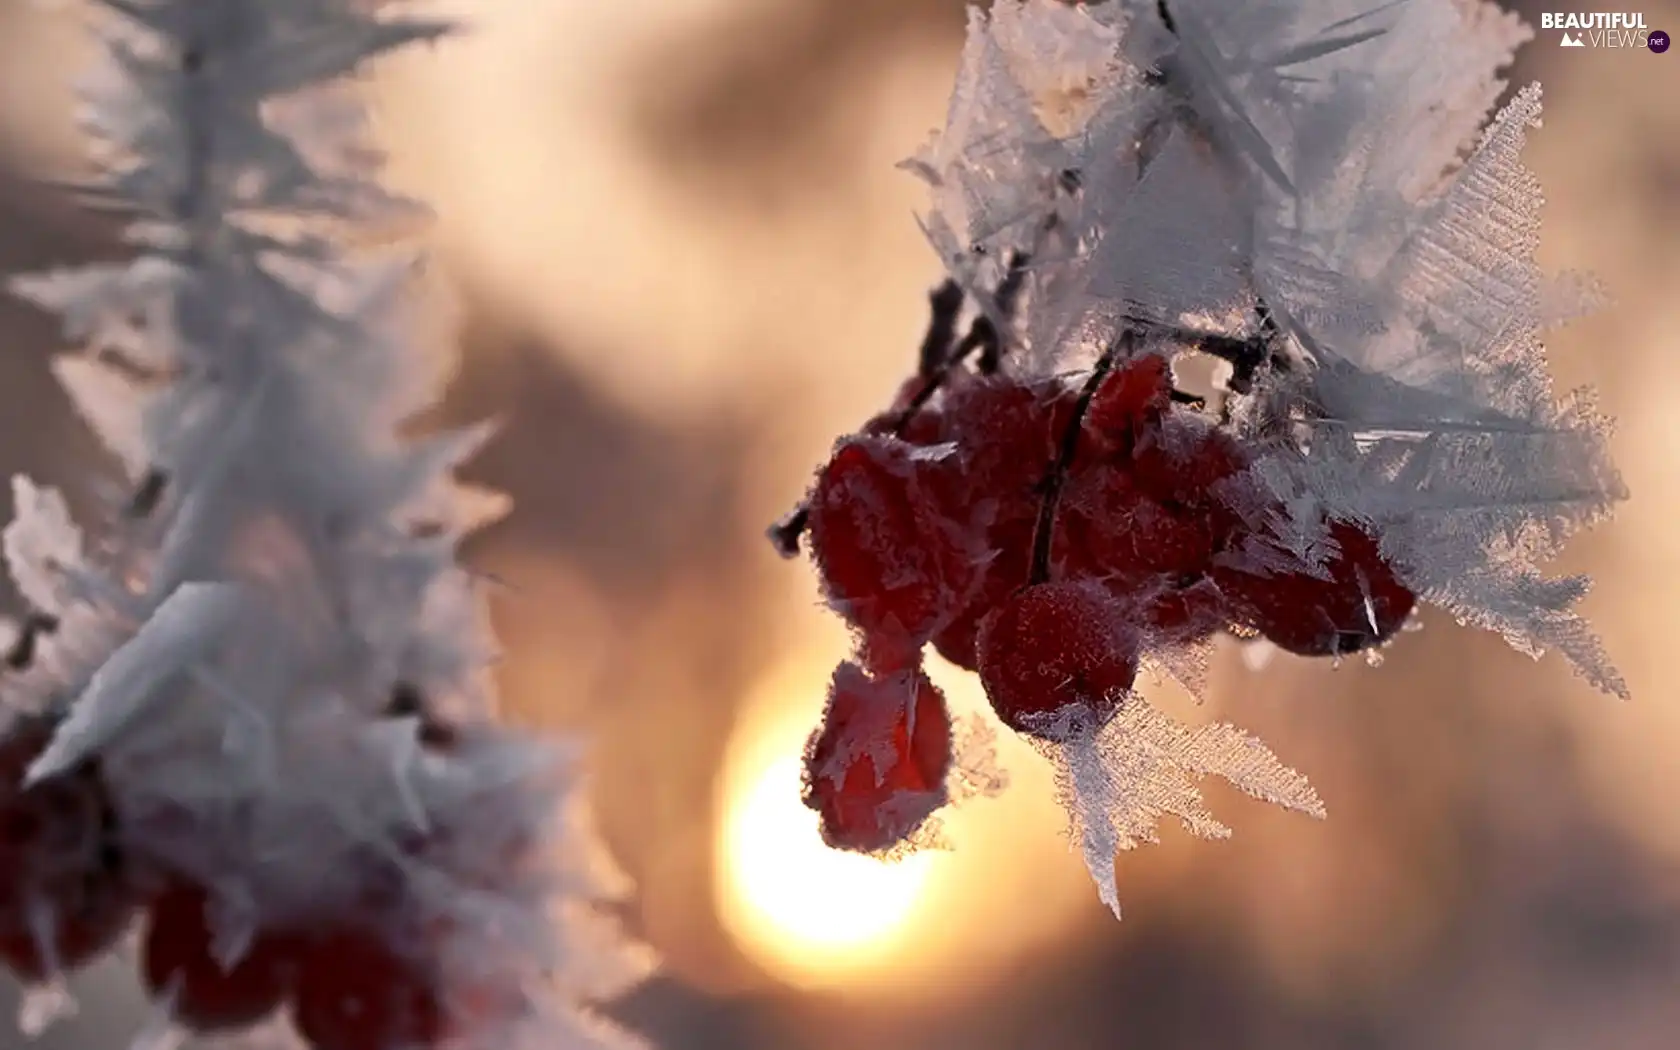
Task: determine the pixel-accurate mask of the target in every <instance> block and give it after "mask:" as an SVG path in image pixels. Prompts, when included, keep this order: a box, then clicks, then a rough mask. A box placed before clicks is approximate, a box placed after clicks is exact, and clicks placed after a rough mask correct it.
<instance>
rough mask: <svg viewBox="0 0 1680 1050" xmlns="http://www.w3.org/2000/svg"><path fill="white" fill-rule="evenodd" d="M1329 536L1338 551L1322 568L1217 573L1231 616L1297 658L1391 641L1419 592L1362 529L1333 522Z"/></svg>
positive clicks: (1340, 652)
mask: <svg viewBox="0 0 1680 1050" xmlns="http://www.w3.org/2000/svg"><path fill="white" fill-rule="evenodd" d="M1329 536H1330V539H1331V541H1332V542H1333V543H1334V544H1335V547H1336V551H1335V553H1334V554H1332V555H1331V556H1330V557H1329V558H1327V559H1326V560H1325V561H1324V563H1323V564H1322V565H1316V566H1311V565H1301V566H1299V567H1298V568H1296V569H1293V570H1286V571H1272V572H1269V573H1266V574H1256V573H1252V572H1244V571H1242V570H1241V569H1240V568H1227V567H1224V566H1221V567H1218V568H1216V569H1215V571H1214V579H1215V580H1216V581H1217V582H1218V584H1219V587H1220V590H1221V591H1222V592H1223V593H1224V594H1225V595H1226V596H1227V597H1228V599H1229V600H1230V602H1231V605H1232V608H1233V609H1234V610H1235V613H1236V618H1237V619H1238V620H1239V621H1240V622H1242V623H1243V624H1245V625H1247V626H1249V627H1252V628H1253V629H1255V630H1257V631H1259V632H1260V633H1261V634H1263V635H1265V636H1266V639H1267V640H1268V641H1270V642H1271V643H1272V644H1273V645H1276V646H1277V647H1278V648H1280V649H1283V650H1285V651H1287V652H1291V653H1296V654H1298V655H1301V656H1338V655H1345V654H1348V653H1357V652H1361V651H1363V650H1365V649H1370V648H1372V647H1374V646H1378V645H1381V644H1382V643H1384V642H1386V641H1387V640H1388V639H1389V638H1391V637H1392V636H1393V635H1394V633H1395V632H1396V631H1398V630H1399V629H1400V628H1401V627H1402V626H1404V625H1405V623H1406V620H1407V618H1408V617H1410V616H1411V614H1412V609H1413V607H1414V606H1415V605H1416V602H1417V595H1415V594H1414V593H1413V592H1412V591H1411V589H1410V588H1408V587H1407V586H1406V585H1405V583H1403V582H1402V581H1401V578H1400V575H1399V573H1397V572H1396V571H1395V568H1394V566H1392V565H1390V564H1389V562H1388V561H1387V560H1386V559H1385V558H1384V557H1383V554H1382V550H1381V548H1380V547H1379V546H1378V544H1377V541H1376V539H1375V537H1373V536H1372V535H1371V534H1370V533H1369V532H1367V531H1366V530H1365V529H1363V528H1361V527H1359V526H1358V525H1355V524H1353V523H1352V522H1346V521H1335V522H1331V523H1330V525H1329Z"/></svg>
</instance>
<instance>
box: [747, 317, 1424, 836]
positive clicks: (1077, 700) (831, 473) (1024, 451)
mask: <svg viewBox="0 0 1680 1050" xmlns="http://www.w3.org/2000/svg"><path fill="white" fill-rule="evenodd" d="M941 294H942V293H935V297H934V301H935V308H936V314H937V313H938V312H939V308H940V295H941ZM946 302H947V304H948V302H949V300H948V299H947V300H946ZM937 326H938V321H937V318H936V327H937ZM1170 346H1171V341H1170V340H1163V339H1155V340H1153V341H1150V342H1149V343H1147V344H1146V343H1145V342H1144V340H1143V339H1142V338H1141V337H1140V336H1139V333H1136V332H1131V333H1128V335H1127V336H1124V337H1122V339H1121V340H1119V341H1118V342H1117V343H1116V344H1115V346H1114V347H1113V348H1112V349H1111V350H1110V352H1109V353H1108V354H1106V355H1105V356H1104V357H1103V358H1102V359H1101V360H1100V361H1099V362H1098V364H1097V365H1096V367H1095V368H1094V369H1093V370H1092V372H1091V373H1090V375H1089V376H1088V377H1086V379H1085V380H1084V381H1083V382H1081V383H1073V382H1070V381H1067V380H1064V379H1060V378H1047V379H1023V378H1020V377H1014V376H1010V375H1006V374H1003V371H1002V370H1001V369H1000V368H998V367H996V364H995V362H994V364H993V366H992V367H985V366H984V364H982V367H979V368H969V367H965V366H964V365H963V362H962V361H961V360H960V353H961V350H962V348H961V347H958V348H957V353H953V354H950V355H947V356H946V357H945V358H944V359H943V360H941V361H939V362H938V364H937V365H936V366H934V367H929V364H928V359H927V356H926V355H924V366H923V371H922V374H921V375H919V376H917V377H916V378H914V379H912V380H911V381H910V382H909V383H908V384H906V386H905V387H904V390H903V392H902V394H901V396H900V398H899V400H898V402H897V403H896V404H895V405H894V406H893V408H892V409H891V410H890V411H889V412H887V413H884V414H883V415H881V416H879V417H877V418H876V419H875V420H873V421H871V422H870V423H869V424H868V425H866V426H865V427H864V428H863V430H862V431H861V432H860V433H858V434H855V435H852V436H850V437H847V438H845V439H844V440H842V441H841V442H840V443H839V445H838V446H837V448H836V449H835V452H834V454H833V457H832V458H831V459H830V460H829V461H828V463H827V464H826V465H825V466H824V467H823V468H822V470H821V471H820V472H819V474H818V476H817V479H816V483H815V486H814V487H813V489H812V491H811V493H810V494H809V496H808V498H807V500H806V502H805V503H804V504H803V505H802V506H801V508H800V510H799V511H797V512H796V513H795V515H793V516H791V517H790V518H789V519H787V521H785V522H784V523H783V524H782V525H780V526H778V531H777V532H775V533H773V535H774V536H775V537H776V538H777V539H778V541H779V542H780V543H781V544H782V546H783V549H784V550H787V551H791V550H795V549H797V537H798V536H799V535H800V534H802V533H804V532H807V531H808V532H809V536H810V546H811V551H812V554H813V556H814V559H815V561H816V565H817V568H818V570H819V572H820V574H821V579H822V583H823V587H824V590H825V593H826V595H827V598H828V601H829V604H830V605H831V606H832V607H833V608H834V609H835V610H836V611H837V612H838V613H839V614H840V615H842V616H843V617H845V618H846V620H847V621H848V623H850V624H851V626H852V627H853V628H854V629H855V630H856V632H857V635H858V654H857V662H856V663H848V664H845V665H843V666H842V667H841V669H840V671H839V673H838V674H837V675H836V676H835V679H834V683H833V688H832V691H831V696H830V700H829V705H828V709H827V711H826V713H825V715H824V719H823V723H822V725H821V726H820V728H819V729H818V730H817V732H816V733H815V734H814V736H813V737H812V741H811V744H810V746H809V748H808V751H807V756H806V759H807V769H806V779H807V790H806V802H807V804H808V805H809V806H810V807H811V808H813V809H815V810H817V812H818V813H819V814H820V815H821V818H822V827H823V832H824V835H825V838H826V839H827V840H828V841H829V843H830V844H831V845H834V846H837V847H843V848H848V849H854V850H861V851H867V852H874V851H879V850H882V849H887V848H891V847H892V846H894V845H895V844H897V843H898V842H901V841H903V839H904V838H905V837H906V836H907V835H909V834H911V833H913V832H914V831H915V829H916V828H917V826H919V825H920V824H921V822H922V821H923V820H925V819H926V817H927V816H928V815H930V814H931V813H932V812H933V811H934V810H935V809H937V808H939V807H940V806H941V805H943V804H944V802H945V800H946V796H945V791H944V780H945V777H946V774H947V771H948V770H947V767H948V766H949V763H950V756H951V737H950V719H949V716H948V714H947V712H946V709H945V704H944V702H943V698H942V697H941V695H940V693H939V691H938V690H937V689H936V688H935V687H934V686H933V684H932V683H931V682H929V681H928V679H927V677H926V676H925V675H924V674H923V673H922V670H921V658H922V657H921V654H922V651H923V649H924V647H925V646H926V645H927V644H928V643H930V642H931V643H932V644H933V646H934V647H935V649H936V650H937V651H938V652H939V653H940V655H942V656H943V657H945V658H946V659H947V660H949V661H951V662H952V663H954V664H957V665H958V666H961V667H963V668H966V669H968V670H971V671H977V672H978V673H979V676H980V681H981V683H982V685H983V686H984V688H985V691H986V695H987V697H988V699H989V700H990V703H991V706H992V709H993V711H994V712H995V713H996V714H997V716H998V718H999V719H1000V720H1001V721H1002V722H1003V723H1004V724H1005V725H1007V726H1008V727H1010V728H1011V729H1013V730H1014V731H1016V732H1018V733H1023V734H1026V735H1028V736H1031V737H1033V738H1035V739H1038V740H1043V741H1050V742H1056V741H1065V740H1068V739H1071V738H1073V737H1075V736H1078V735H1081V734H1087V733H1090V732H1093V731H1095V730H1096V729H1099V728H1100V727H1101V726H1102V725H1103V724H1105V723H1106V722H1107V721H1108V720H1109V719H1111V718H1112V717H1113V716H1114V715H1115V714H1116V713H1117V712H1118V710H1119V709H1120V705H1121V704H1122V703H1124V701H1125V697H1126V695H1127V694H1128V692H1129V691H1130V690H1131V688H1132V685H1133V681H1134V679H1135V677H1136V674H1137V671H1138V667H1139V664H1140V661H1141V660H1142V659H1143V657H1144V656H1145V655H1146V654H1147V653H1149V652H1151V651H1155V652H1160V651H1164V650H1166V649H1170V648H1174V647H1182V646H1187V645H1195V644H1197V643H1199V642H1202V641H1205V640H1206V639H1208V638H1209V637H1211V636H1212V635H1214V634H1215V633H1217V632H1219V631H1222V630H1227V629H1232V628H1235V629H1237V630H1240V631H1243V632H1244V633H1250V634H1253V633H1257V634H1259V635H1263V636H1264V637H1266V638H1267V639H1269V640H1270V641H1271V642H1273V643H1274V644H1276V645H1277V646H1279V647H1280V648H1282V649H1285V650H1288V651H1290V652H1294V653H1299V654H1302V655H1307V656H1328V655H1334V654H1340V653H1349V652H1355V651H1359V650H1362V649H1366V648H1369V647H1371V646H1374V645H1377V644H1380V643H1381V642H1383V641H1384V640H1386V639H1387V638H1388V637H1389V636H1390V635H1392V634H1393V633H1394V632H1395V631H1396V630H1398V629H1399V627H1400V626H1401V625H1402V624H1403V623H1404V622H1405V620H1406V619H1407V617H1408V616H1409V615H1410V614H1411V611H1412V608H1413V605H1414V601H1415V596H1414V594H1413V593H1412V591H1411V590H1409V589H1408V588H1407V586H1406V585H1405V583H1404V582H1403V581H1402V578H1401V574H1400V572H1399V571H1397V569H1396V567H1395V566H1393V565H1391V564H1389V562H1388V561H1387V560H1385V558H1384V556H1383V554H1382V552H1381V550H1380V548H1379V544H1378V542H1377V540H1376V538H1375V537H1374V536H1373V535H1372V534H1371V532H1370V531H1367V529H1366V528H1364V527H1362V526H1361V525H1359V524H1356V523H1353V522H1347V521H1326V522H1321V523H1319V524H1320V525H1321V527H1322V528H1324V529H1325V530H1326V531H1327V533H1328V537H1329V539H1330V541H1331V543H1330V544H1328V545H1326V547H1327V548H1328V547H1333V551H1332V553H1330V555H1329V556H1328V557H1327V558H1325V559H1323V560H1322V561H1321V562H1316V563H1315V562H1313V561H1310V560H1308V559H1306V558H1303V557H1301V556H1299V555H1296V554H1293V553H1291V551H1292V549H1293V548H1291V547H1290V546H1289V545H1288V544H1287V543H1286V542H1284V538H1283V537H1281V536H1279V535H1277V534H1276V532H1275V531H1274V530H1275V529H1276V528H1277V527H1278V525H1277V523H1279V522H1281V521H1285V520H1288V516H1287V515H1286V514H1285V513H1284V511H1285V508H1283V507H1280V506H1277V505H1276V502H1277V501H1276V500H1275V498H1270V497H1267V496H1265V495H1264V494H1263V493H1262V491H1261V489H1260V487H1259V485H1258V484H1257V482H1256V481H1255V480H1254V479H1253V478H1252V476H1251V475H1249V473H1248V471H1249V467H1250V465H1251V464H1252V463H1253V462H1254V460H1255V459H1256V457H1257V455H1258V453H1259V451H1260V449H1259V446H1258V444H1257V443H1256V442H1254V441H1250V440H1245V439H1242V438H1239V437H1238V436H1236V434H1235V432H1234V431H1233V430H1232V429H1231V428H1229V427H1226V426H1224V425H1222V424H1221V423H1220V422H1219V421H1216V420H1215V419H1214V418H1212V417H1211V416H1209V415H1208V414H1206V413H1205V412H1203V411H1200V410H1199V399H1195V398H1191V397H1189V396H1186V395H1183V394H1180V393H1179V392H1177V391H1176V390H1175V389H1174V387H1173V377H1172V367H1171V362H1170V360H1169V358H1168V357H1167V356H1166V353H1165V349H1166V348H1168V347H1170ZM994 356H995V355H994ZM982 361H984V358H982Z"/></svg>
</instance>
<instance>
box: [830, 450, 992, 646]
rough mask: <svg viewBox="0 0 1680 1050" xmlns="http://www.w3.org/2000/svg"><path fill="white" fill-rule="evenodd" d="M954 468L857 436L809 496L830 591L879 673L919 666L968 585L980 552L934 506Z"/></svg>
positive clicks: (928, 455) (941, 460) (925, 454)
mask: <svg viewBox="0 0 1680 1050" xmlns="http://www.w3.org/2000/svg"><path fill="white" fill-rule="evenodd" d="M950 469H951V467H950V465H949V464H948V463H947V462H946V461H945V460H944V458H943V457H941V456H939V455H937V454H934V453H930V452H927V451H924V450H920V449H918V448H916V447H915V446H912V445H910V444H909V443H907V442H904V441H901V440H898V439H896V438H890V437H855V438H851V439H848V440H847V441H844V442H842V443H841V444H840V446H839V447H838V448H837V449H836V450H835V453H834V456H833V458H832V459H830V460H829V462H828V464H827V465H826V466H825V467H824V468H823V470H822V472H821V473H820V474H819V475H818V477H817V482H816V486H815V488H814V489H813V490H812V493H811V498H810V504H809V505H810V534H811V551H812V555H813V557H814V558H815V560H816V563H817V567H818V569H819V571H820V573H821V575H822V580H823V585H824V589H825V590H826V592H827V594H828V596H829V600H830V601H831V602H832V603H833V604H834V605H835V606H836V608H837V609H839V610H840V611H841V613H842V614H843V615H844V616H845V617H846V618H847V620H848V621H850V622H851V623H852V624H853V625H854V626H855V627H857V628H858V629H859V631H860V633H861V634H862V636H863V647H864V657H865V659H866V661H867V662H868V663H869V664H870V665H871V666H872V667H875V668H877V669H881V670H889V671H890V670H894V669H897V668H901V667H906V666H909V665H910V664H911V663H913V662H914V661H915V659H916V655H917V653H918V652H919V651H920V650H921V648H922V646H923V645H924V644H925V643H926V642H927V640H928V639H929V638H930V637H931V636H932V635H933V634H934V632H935V631H937V630H938V629H939V628H940V627H941V626H942V625H943V624H944V623H945V622H946V621H948V620H949V619H950V618H951V616H952V615H953V614H954V612H955V611H956V609H957V608H958V606H959V604H960V603H961V601H962V600H963V599H964V598H965V597H966V595H967V592H968V591H969V589H970V587H971V586H972V583H973V580H974V577H975V572H976V565H977V563H978V561H979V551H978V549H975V548H971V546H970V544H969V543H968V540H967V537H966V536H965V535H964V533H963V529H962V525H961V523H960V522H957V521H953V520H952V519H951V518H950V517H948V516H947V514H946V513H945V510H944V508H943V507H942V506H941V505H940V504H939V503H938V502H937V501H936V493H937V491H938V487H939V486H940V483H941V481H942V480H943V481H945V482H946V484H947V486H948V484H949V481H950V479H949V478H948V477H946V478H942V477H941V475H945V474H948V472H949V471H950Z"/></svg>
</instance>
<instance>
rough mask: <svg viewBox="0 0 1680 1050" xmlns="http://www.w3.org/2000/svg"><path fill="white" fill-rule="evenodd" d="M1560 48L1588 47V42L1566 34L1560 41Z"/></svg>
mask: <svg viewBox="0 0 1680 1050" xmlns="http://www.w3.org/2000/svg"><path fill="white" fill-rule="evenodd" d="M1558 46H1559V47H1586V46H1587V42H1586V41H1585V40H1582V39H1581V38H1580V37H1578V36H1570V35H1569V34H1568V33H1567V32H1565V33H1564V34H1563V39H1562V40H1560V41H1558Z"/></svg>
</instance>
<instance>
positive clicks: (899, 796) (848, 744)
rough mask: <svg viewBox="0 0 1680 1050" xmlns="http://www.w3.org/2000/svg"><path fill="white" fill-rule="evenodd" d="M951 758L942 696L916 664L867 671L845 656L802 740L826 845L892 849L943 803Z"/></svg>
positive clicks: (809, 799) (809, 801)
mask: <svg viewBox="0 0 1680 1050" xmlns="http://www.w3.org/2000/svg"><path fill="white" fill-rule="evenodd" d="M950 764H951V719H950V715H949V714H948V713H947V712H946V710H945V697H944V696H943V695H942V694H941V693H940V692H939V689H938V687H936V686H935V685H934V684H933V682H931V681H930V680H929V679H928V677H927V675H926V674H924V673H922V671H921V669H920V668H916V669H914V670H908V671H900V672H897V673H895V674H889V675H884V676H881V677H871V676H870V675H869V674H868V673H867V672H866V671H864V669H863V668H862V667H859V666H858V665H857V664H854V663H843V664H841V665H840V666H839V667H837V668H836V669H835V671H834V680H833V682H832V684H831V685H830V688H829V695H828V707H827V709H826V710H825V711H824V712H823V720H822V725H821V726H820V727H819V728H818V729H817V731H816V732H815V733H814V734H812V736H811V740H810V743H809V744H807V745H806V749H805V781H806V786H805V804H806V805H807V806H809V807H810V808H811V809H814V810H816V811H817V813H818V814H819V815H821V817H822V834H823V839H824V841H826V842H827V843H828V844H829V845H830V846H833V847H835V848H838V849H849V850H856V851H858V852H862V853H874V852H879V851H881V850H885V849H891V848H892V847H893V846H896V845H898V844H899V843H901V842H903V841H904V840H905V839H906V838H907V837H908V836H909V835H910V834H911V833H912V832H914V831H915V830H916V829H917V828H918V827H920V826H921V824H922V822H923V821H925V820H926V819H927V818H928V816H929V815H931V814H932V813H933V812H934V811H935V810H937V809H938V808H939V807H940V806H943V805H944V804H945V801H946V795H945V774H946V771H947V770H948V769H949V767H950Z"/></svg>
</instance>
